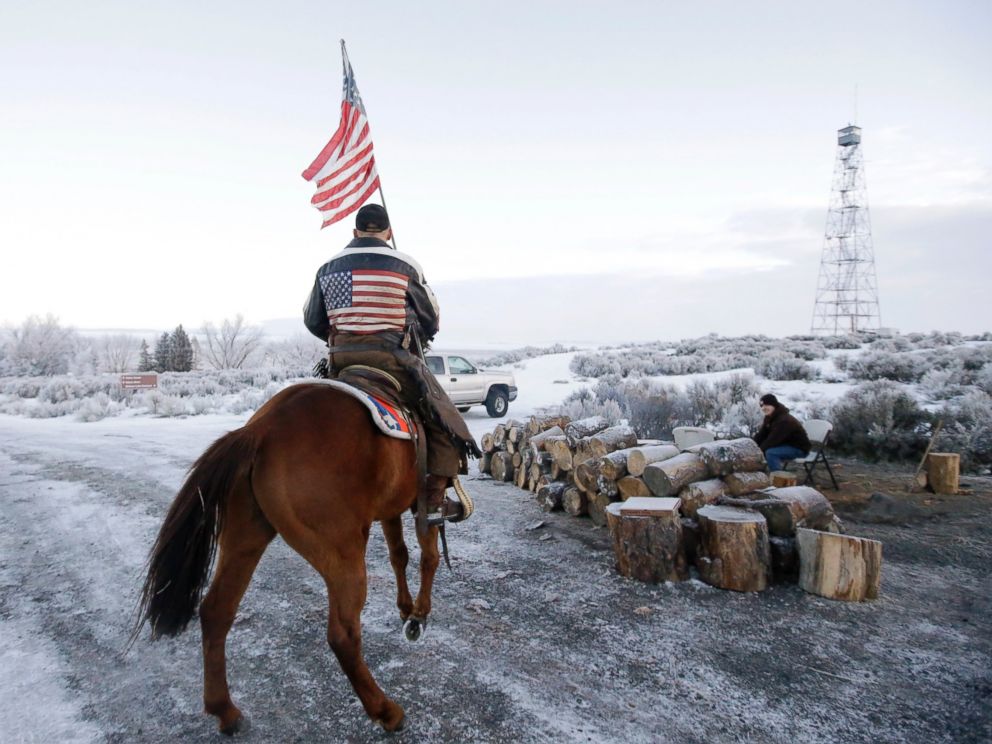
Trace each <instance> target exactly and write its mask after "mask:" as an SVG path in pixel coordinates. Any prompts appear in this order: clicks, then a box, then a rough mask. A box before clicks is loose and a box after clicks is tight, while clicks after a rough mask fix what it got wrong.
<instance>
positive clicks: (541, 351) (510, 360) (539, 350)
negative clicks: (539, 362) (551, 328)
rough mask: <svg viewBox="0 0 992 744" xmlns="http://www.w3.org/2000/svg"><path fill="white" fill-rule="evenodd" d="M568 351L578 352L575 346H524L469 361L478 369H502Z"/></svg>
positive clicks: (474, 357)
mask: <svg viewBox="0 0 992 744" xmlns="http://www.w3.org/2000/svg"><path fill="white" fill-rule="evenodd" d="M569 351H578V347H576V346H564V345H562V344H552V345H551V346H540V347H538V346H524V347H523V348H522V349H513V350H511V351H503V352H500V353H499V354H493V355H492V356H488V357H476V356H473V357H472V358H471V361H472V362H474V363H475V364H476V365H477V366H479V367H502V366H505V365H507V364H515V363H516V362H522V361H524V360H525V359H533V358H534V357H539V356H546V355H547V354H565V353H566V352H569Z"/></svg>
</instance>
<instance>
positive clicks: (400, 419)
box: [311, 380, 413, 439]
mask: <svg viewBox="0 0 992 744" xmlns="http://www.w3.org/2000/svg"><path fill="white" fill-rule="evenodd" d="M311 382H313V383H316V384H320V385H330V386H331V387H333V388H337V389H338V390H340V391H341V392H343V393H347V394H348V395H350V396H351V397H352V398H354V399H355V400H357V401H359V402H360V403H361V404H362V405H364V406H365V407H366V408H368V409H369V413H370V414H371V416H372V421H374V422H375V425H376V426H378V427H379V430H380V431H381V432H382V433H383V434H385V435H387V436H390V437H395V438H396V439H413V434H412V432H413V427H412V426H411V424H410V419H408V418H407V417H406V416H404V415H403V413H402V411H400V410H399V409H398V408H397V407H396V406H394V405H392V404H391V403H387V402H385V401H384V400H380V399H379V398H376V397H375V396H374V395H372V394H371V393H366V392H365V391H364V390H359V389H358V388H356V387H354V386H353V385H348V384H347V383H344V382H341V381H339V380H311Z"/></svg>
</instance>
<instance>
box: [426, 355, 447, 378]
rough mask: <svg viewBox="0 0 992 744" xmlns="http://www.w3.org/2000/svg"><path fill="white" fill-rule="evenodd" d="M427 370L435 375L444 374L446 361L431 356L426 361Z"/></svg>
mask: <svg viewBox="0 0 992 744" xmlns="http://www.w3.org/2000/svg"><path fill="white" fill-rule="evenodd" d="M426 361H427V369H429V370H430V371H431V372H433V373H434V374H435V375H443V374H444V360H443V359H442V358H441V357H439V356H429V357H427V359H426Z"/></svg>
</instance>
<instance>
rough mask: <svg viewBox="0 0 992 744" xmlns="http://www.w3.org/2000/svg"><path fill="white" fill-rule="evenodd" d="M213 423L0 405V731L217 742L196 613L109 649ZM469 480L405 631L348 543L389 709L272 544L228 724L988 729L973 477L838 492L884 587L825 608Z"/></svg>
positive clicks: (261, 728) (841, 734) (573, 734)
mask: <svg viewBox="0 0 992 744" xmlns="http://www.w3.org/2000/svg"><path fill="white" fill-rule="evenodd" d="M230 424H231V422H229V421H226V420H218V419H216V418H214V419H209V420H206V419H205V420H202V421H194V420H188V421H156V422H154V423H148V422H139V421H134V420H132V421H128V420H116V421H107V422H99V423H97V424H75V423H72V422H63V421H27V420H20V419H17V420H15V419H11V418H7V417H0V670H2V671H0V674H2V676H3V680H2V683H0V740H2V741H4V742H20V741H39V742H41V741H45V742H51V741H60V742H69V741H86V742H88V741H112V742H115V741H121V742H125V741H126V742H135V741H137V742H141V741H149V742H176V741H182V742H189V741H216V740H217V739H216V737H217V736H218V735H217V734H215V732H214V723H213V720H212V719H211V718H209V717H207V716H204V715H203V714H202V713H201V701H200V674H201V667H200V644H199V630H198V627H193V628H192V629H191V630H190V631H189V632H187V633H186V634H185V635H184V636H181V637H179V638H177V639H170V640H167V641H160V642H157V643H150V642H149V641H148V640H147V636H144V637H143V638H142V639H141V640H140V641H139V642H138V643H137V644H136V646H135V647H134V648H133V649H132V651H131V652H130V653H129V654H128V655H126V656H123V657H122V656H121V651H122V648H123V646H124V643H125V640H126V636H127V630H128V626H129V622H130V620H131V611H132V609H133V607H134V603H135V601H136V593H137V589H138V586H139V584H140V580H141V568H142V563H143V561H144V558H145V554H146V552H147V549H148V546H149V545H150V544H151V541H152V539H153V537H154V534H155V532H156V530H157V529H158V524H159V521H160V519H161V517H162V515H163V514H164V511H165V509H166V507H167V505H168V504H169V502H170V500H171V498H172V496H173V494H174V492H175V490H176V488H177V487H178V485H179V482H180V481H181V478H182V475H183V471H184V469H185V468H186V467H187V466H188V465H189V463H190V462H191V461H192V459H193V458H194V457H195V456H196V455H197V454H199V452H200V451H201V450H202V448H203V447H204V446H205V445H206V444H207V443H208V442H209V441H210V440H211V439H212V438H213V437H214V436H216V435H218V434H219V433H221V432H222V431H224V430H225V429H226V428H230ZM468 486H469V488H470V490H471V492H472V493H473V494H474V496H475V498H476V504H477V514H476V516H475V517H473V518H472V520H471V521H470V522H468V523H466V524H464V525H461V526H457V527H453V528H451V530H450V533H451V547H452V553H453V559H454V564H455V571H454V573H448V572H446V571H445V570H444V569H442V572H441V573H440V575H439V581H438V585H437V588H436V591H435V600H434V614H433V617H432V623H431V625H430V626H429V628H428V631H427V634H426V636H425V638H424V639H423V640H422V641H420V642H419V643H416V644H411V643H408V642H407V641H405V640H404V638H403V635H402V632H401V627H400V623H399V620H398V617H397V614H396V611H395V608H394V585H393V578H392V572H391V569H390V567H389V563H388V560H387V557H386V550H385V544H384V541H383V539H382V537H381V534H379V533H378V532H377V531H376V532H374V533H373V538H372V540H371V543H370V546H369V550H368V559H369V568H370V570H369V573H370V591H369V601H368V605H367V606H366V608H365V612H364V614H363V621H364V647H365V653H366V658H367V659H368V661H369V666H370V667H371V669H372V671H373V673H374V674H375V675H376V677H377V679H378V680H379V682H380V684H381V685H382V686H383V688H384V689H385V690H386V691H387V692H388V693H389V694H391V695H392V696H393V697H394V698H395V699H396V700H397V701H398V702H399V703H400V704H401V705H403V706H404V707H405V709H406V712H407V721H408V723H407V728H406V729H405V730H404V731H403V732H402V733H400V734H397V735H392V736H389V735H386V734H384V733H382V732H381V731H379V730H378V729H377V728H375V727H374V726H373V725H372V724H371V723H370V722H369V721H368V719H367V718H366V717H365V714H364V712H363V711H362V709H361V706H360V705H359V704H358V702H357V699H356V698H355V696H354V695H353V693H352V691H351V688H350V687H349V685H348V683H347V681H346V680H345V678H344V675H343V674H342V673H341V671H340V669H339V668H338V666H337V663H336V662H335V660H334V658H333V656H332V654H331V653H330V651H329V650H328V648H327V646H326V643H325V639H324V616H325V597H324V590H323V583H322V582H321V580H320V579H319V578H318V576H317V575H316V574H315V573H314V572H313V570H312V569H311V568H310V567H309V566H307V565H306V564H305V563H304V562H303V561H302V559H300V558H299V557H298V556H297V555H296V554H294V553H293V552H292V551H290V550H289V549H288V548H287V547H286V546H285V545H284V544H283V543H281V542H279V541H276V543H274V544H273V545H272V547H271V548H270V549H269V551H268V553H267V554H266V556H265V558H264V559H263V561H262V564H261V566H260V568H259V570H258V572H257V574H256V576H255V580H254V582H253V583H252V586H251V588H250V589H249V592H248V595H247V596H246V598H245V601H244V604H243V605H242V610H241V615H240V618H239V620H238V622H237V623H236V625H235V627H234V629H233V631H232V634H231V637H230V640H229V676H230V679H231V682H232V691H233V695H234V697H235V700H236V701H237V702H238V703H239V704H240V705H241V707H242V708H243V709H244V710H245V712H246V713H247V714H248V715H249V716H250V717H251V721H252V729H251V731H249V732H248V733H247V734H246V735H245V736H244V737H243V738H245V739H247V740H250V741H258V742H290V741H301V742H302V741H306V742H314V741H321V742H325V741H326V742H338V741H342V742H343V741H348V742H364V741H387V740H388V741H393V742H425V741H432V742H433V741H450V742H538V741H556V742H564V741H567V742H573V741H574V742H582V741H588V742H613V741H615V742H700V743H702V742H724V741H726V742H734V741H753V742H796V741H802V742H807V741H809V742H813V741H815V742H860V741H865V742H869V741H870V742H901V741H907V740H913V741H918V742H945V741H946V742H951V741H955V742H963V741H974V742H978V741H989V740H990V739H992V725H990V718H992V712H990V706H992V702H990V695H992V672H990V668H992V597H990V580H989V577H988V564H989V557H990V556H989V537H990V532H989V528H988V524H989V520H990V517H992V497H990V495H989V494H988V493H984V494H974V495H972V496H969V497H968V500H967V503H965V502H964V501H962V502H961V504H959V505H955V504H950V505H949V508H948V509H947V510H945V513H944V514H943V515H942V516H938V517H933V516H929V517H926V518H924V519H922V521H918V522H914V523H911V524H905V523H900V524H879V523H863V522H858V521H856V520H857V514H855V513H854V511H853V510H852V512H851V514H850V515H849V517H848V520H849V526H850V528H851V531H852V532H853V533H854V534H859V535H864V536H868V537H873V538H877V539H880V540H882V541H883V542H884V543H885V548H884V560H885V562H884V573H883V596H882V597H881V599H879V600H878V601H876V602H872V603H866V604H844V603H836V602H830V601H827V600H823V599H819V598H816V597H813V596H811V595H808V594H805V593H803V592H802V591H801V590H799V589H798V588H797V587H795V586H777V587H774V588H772V589H771V590H769V591H767V592H764V593H762V594H760V595H742V594H735V593H731V592H722V591H718V590H714V589H711V588H709V587H707V586H705V585H703V584H701V583H699V582H696V581H690V582H685V583H682V584H679V585H662V586H658V587H652V586H647V585H641V584H637V583H632V582H629V581H626V580H623V579H621V578H619V577H617V576H616V575H615V573H614V572H613V570H612V567H611V559H610V553H609V551H608V549H607V536H606V535H605V533H604V532H603V531H602V530H596V529H593V528H592V527H591V525H590V523H589V522H588V521H587V520H581V519H573V518H569V517H565V516H549V515H545V514H542V513H541V512H540V511H539V509H538V508H537V507H536V505H535V504H534V502H533V500H532V499H531V498H529V497H528V496H527V495H525V494H524V493H523V492H521V491H518V490H516V489H514V488H512V487H511V486H508V485H501V484H496V483H494V482H492V481H488V480H472V481H469V483H468ZM958 506H960V507H961V508H958ZM540 522H544V524H543V525H542V526H539V527H538V526H537V524H538V523H540ZM409 537H410V536H408V542H409V543H410V544H411V546H414V545H415V541H414V540H412V539H409ZM412 552H413V562H414V564H415V563H416V560H417V553H416V550H415V549H412Z"/></svg>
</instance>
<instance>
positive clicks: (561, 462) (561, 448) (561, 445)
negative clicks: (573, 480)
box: [544, 436, 573, 471]
mask: <svg viewBox="0 0 992 744" xmlns="http://www.w3.org/2000/svg"><path fill="white" fill-rule="evenodd" d="M544 449H545V451H547V452H549V453H550V454H551V456H552V457H553V458H555V462H556V463H558V467H559V468H561V469H562V470H566V471H567V470H571V469H572V467H573V465H572V450H571V448H570V447H569V446H568V440H567V439H566V438H565V437H564V436H561V437H552V438H551V439H549V440H548V441H547V443H546V444H545V445H544Z"/></svg>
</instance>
